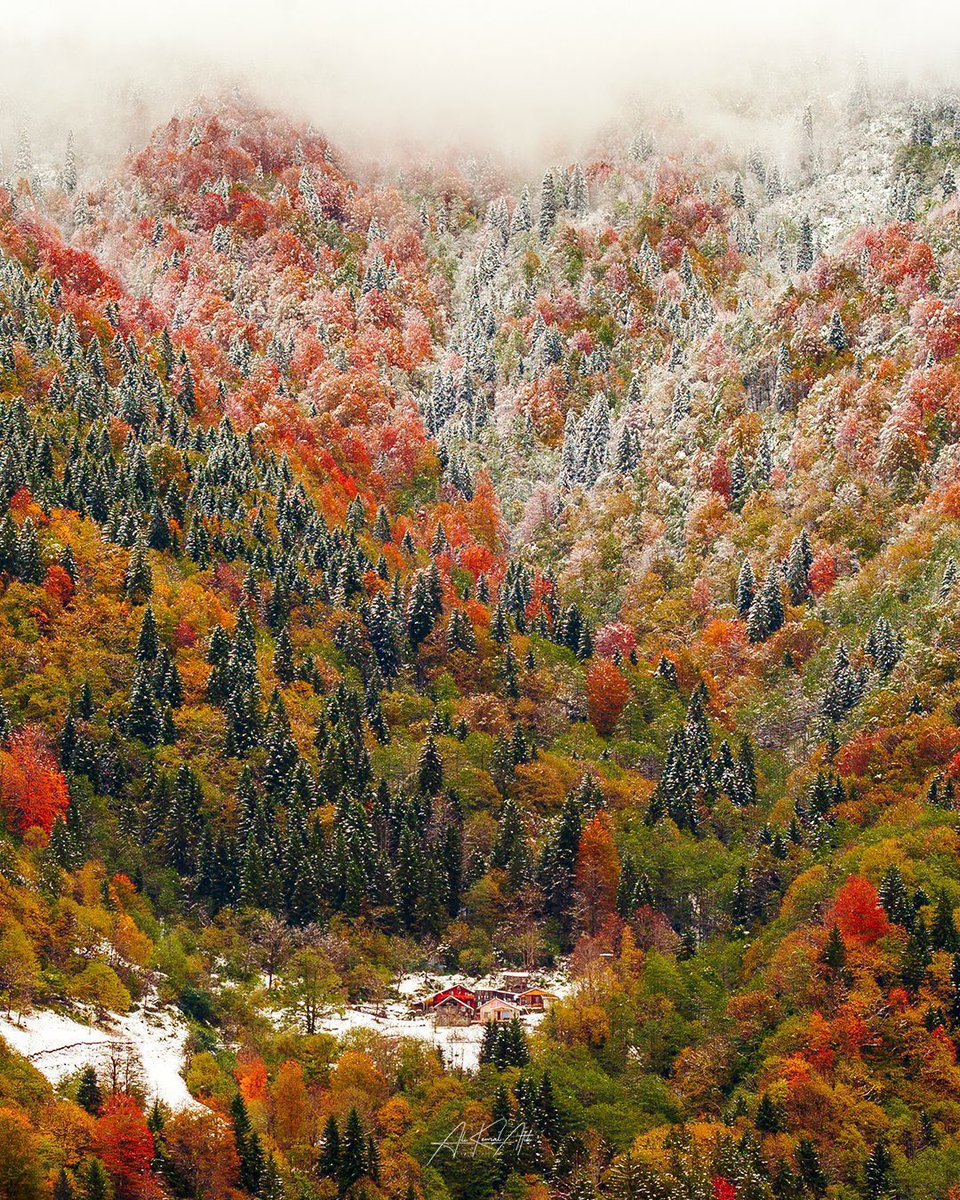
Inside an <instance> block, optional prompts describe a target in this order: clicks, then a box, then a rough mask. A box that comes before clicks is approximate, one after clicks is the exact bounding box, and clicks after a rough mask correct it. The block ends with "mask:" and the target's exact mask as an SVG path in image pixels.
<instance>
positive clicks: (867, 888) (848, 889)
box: [833, 875, 890, 946]
mask: <svg viewBox="0 0 960 1200" xmlns="http://www.w3.org/2000/svg"><path fill="white" fill-rule="evenodd" d="M833 918H834V920H835V921H836V923H837V927H838V928H839V930H840V932H841V933H842V934H843V937H844V939H845V940H849V941H853V942H859V943H860V944H861V945H867V946H869V945H872V944H873V943H874V942H875V941H877V940H878V939H879V938H882V937H883V936H884V934H886V933H889V932H890V922H889V921H888V920H887V914H886V913H885V912H884V911H883V906H882V905H881V903H880V897H879V895H878V894H877V889H876V888H875V887H874V886H873V884H872V883H871V882H870V880H869V879H864V878H863V876H862V875H848V876H847V880H846V883H844V885H843V887H842V888H841V889H840V891H839V892H838V893H837V898H836V900H835V902H834V906H833Z"/></svg>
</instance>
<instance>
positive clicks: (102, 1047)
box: [0, 1008, 197, 1108]
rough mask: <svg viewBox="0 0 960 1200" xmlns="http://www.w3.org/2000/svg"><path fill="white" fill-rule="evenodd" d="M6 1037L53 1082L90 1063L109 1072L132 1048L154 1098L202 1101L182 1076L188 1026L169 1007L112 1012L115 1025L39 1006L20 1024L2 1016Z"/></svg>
mask: <svg viewBox="0 0 960 1200" xmlns="http://www.w3.org/2000/svg"><path fill="white" fill-rule="evenodd" d="M0 1036H3V1037H4V1038H5V1039H6V1041H7V1042H8V1043H9V1045H10V1046H12V1047H13V1049H14V1050H16V1051H17V1052H18V1053H20V1054H22V1055H23V1056H24V1058H27V1059H28V1060H29V1061H30V1062H31V1064H32V1065H33V1066H35V1067H36V1068H37V1070H38V1071H40V1072H41V1073H42V1074H43V1075H45V1076H46V1077H47V1079H49V1080H50V1082H51V1083H53V1084H56V1083H59V1081H60V1080H61V1079H63V1078H64V1077H65V1076H67V1075H71V1074H72V1073H73V1072H74V1071H77V1070H79V1069H80V1068H81V1067H84V1066H86V1065H87V1064H90V1065H92V1066H94V1067H96V1068H97V1071H98V1073H99V1072H103V1071H105V1070H106V1069H107V1068H108V1067H109V1065H110V1062H111V1058H112V1056H114V1055H116V1053H117V1051H121V1052H123V1053H124V1054H126V1053H127V1052H128V1050H129V1049H131V1048H132V1050H133V1051H134V1052H135V1053H136V1056H137V1058H138V1059H139V1060H140V1064H141V1066H142V1080H143V1087H144V1091H145V1092H146V1095H147V1099H148V1101H150V1100H153V1099H159V1100H161V1101H163V1102H164V1103H165V1104H169V1105H170V1107H171V1108H191V1107H194V1106H197V1101H196V1100H194V1099H193V1097H192V1096H191V1095H190V1093H189V1091H188V1090H187V1085H186V1083H185V1082H184V1079H183V1076H182V1075H181V1071H182V1069H183V1060H184V1043H185V1041H186V1038H187V1029H186V1026H185V1025H184V1024H183V1023H182V1022H181V1021H180V1020H178V1019H177V1018H176V1017H175V1016H173V1015H172V1014H171V1013H170V1012H169V1010H163V1009H152V1008H150V1009H144V1008H141V1009H138V1010H137V1011H136V1012H130V1013H127V1014H125V1015H123V1016H114V1017H112V1018H111V1021H110V1024H109V1026H100V1025H94V1024H92V1023H86V1022H83V1021H78V1020H74V1019H73V1018H71V1017H67V1016H63V1015H61V1014H60V1013H55V1012H51V1011H49V1010H37V1011H35V1012H32V1013H30V1014H28V1015H27V1016H24V1017H23V1018H22V1019H21V1021H20V1022H19V1023H18V1022H16V1021H14V1020H12V1019H10V1018H7V1017H2V1018H0Z"/></svg>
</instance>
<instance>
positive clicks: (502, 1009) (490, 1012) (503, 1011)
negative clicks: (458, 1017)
mask: <svg viewBox="0 0 960 1200" xmlns="http://www.w3.org/2000/svg"><path fill="white" fill-rule="evenodd" d="M519 1016H520V1008H519V1006H518V1005H516V1004H514V1003H513V1002H512V1001H511V1000H499V999H496V998H491V999H490V1000H484V1002H483V1003H482V1004H481V1005H480V1007H479V1008H478V1009H477V1020H478V1021H480V1022H482V1023H483V1024H485V1025H486V1024H487V1023H492V1024H496V1025H501V1024H504V1023H505V1022H507V1021H512V1020H513V1018H514V1017H519Z"/></svg>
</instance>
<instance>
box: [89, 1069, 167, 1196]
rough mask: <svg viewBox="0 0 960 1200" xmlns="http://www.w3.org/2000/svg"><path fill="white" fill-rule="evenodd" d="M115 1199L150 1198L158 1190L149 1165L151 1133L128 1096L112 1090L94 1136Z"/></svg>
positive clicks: (137, 1108) (139, 1111)
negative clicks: (112, 1092)
mask: <svg viewBox="0 0 960 1200" xmlns="http://www.w3.org/2000/svg"><path fill="white" fill-rule="evenodd" d="M95 1144H96V1148H97V1154H98V1155H99V1156H100V1158H101V1159H102V1160H103V1165H104V1166H105V1167H106V1168H107V1170H108V1171H109V1172H110V1176H111V1178H112V1180H113V1186H114V1192H115V1196H116V1200H154V1197H158V1196H159V1195H160V1189H159V1188H158V1187H157V1182H156V1180H155V1178H154V1176H153V1172H152V1171H151V1168H150V1163H151V1161H152V1159H153V1152H154V1146H153V1134H152V1133H151V1132H150V1130H149V1128H148V1126H147V1122H146V1119H145V1117H144V1115H143V1112H142V1110H141V1109H140V1106H139V1105H138V1104H137V1102H136V1100H134V1098H133V1097H132V1096H128V1095H126V1094H124V1093H122V1092H116V1093H114V1095H112V1096H111V1097H110V1098H109V1099H108V1100H107V1102H106V1103H105V1104H104V1106H103V1111H102V1113H101V1115H100V1119H99V1120H98V1121H97V1130H96V1137H95Z"/></svg>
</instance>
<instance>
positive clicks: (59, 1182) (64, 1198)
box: [53, 1167, 74, 1200]
mask: <svg viewBox="0 0 960 1200" xmlns="http://www.w3.org/2000/svg"><path fill="white" fill-rule="evenodd" d="M53 1200H74V1195H73V1184H72V1183H71V1182H70V1177H69V1176H68V1175H67V1173H66V1171H65V1170H64V1169H63V1167H61V1168H60V1170H59V1172H58V1174H57V1178H56V1180H55V1181H54V1185H53Z"/></svg>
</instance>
